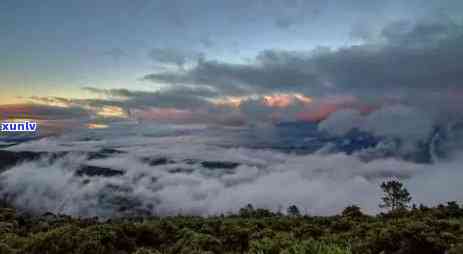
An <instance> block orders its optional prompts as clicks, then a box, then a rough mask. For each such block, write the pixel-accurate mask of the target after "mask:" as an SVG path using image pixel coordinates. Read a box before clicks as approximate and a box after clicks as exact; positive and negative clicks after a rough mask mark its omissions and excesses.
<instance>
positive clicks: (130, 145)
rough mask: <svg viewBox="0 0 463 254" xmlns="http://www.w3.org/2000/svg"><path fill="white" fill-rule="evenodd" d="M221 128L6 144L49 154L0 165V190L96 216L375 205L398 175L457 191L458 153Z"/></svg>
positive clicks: (437, 193) (424, 199)
mask: <svg viewBox="0 0 463 254" xmlns="http://www.w3.org/2000/svg"><path fill="white" fill-rule="evenodd" d="M230 131H231V132H234V130H230ZM132 132H133V133H132ZM122 133H125V134H122ZM136 133H138V134H136ZM224 133H225V130H222V131H215V130H213V129H209V128H204V127H203V126H193V127H191V128H185V127H181V126H177V127H175V126H166V127H162V128H160V127H159V126H155V125H153V126H145V128H143V129H137V130H135V129H132V128H130V126H128V127H120V128H119V129H117V128H114V129H106V130H101V131H95V132H92V133H74V134H72V135H67V136H62V137H60V138H47V139H42V140H38V141H33V142H28V143H23V144H20V145H17V146H13V147H11V148H9V149H8V150H10V151H47V152H54V153H55V156H54V157H49V156H44V157H43V159H41V160H35V161H29V162H24V163H21V164H19V165H17V166H14V167H13V168H11V169H9V170H7V171H5V172H3V173H1V174H0V183H1V186H2V187H1V190H0V194H1V195H2V196H3V197H4V198H6V199H7V200H9V201H11V202H13V204H15V205H16V206H17V207H19V208H22V209H26V210H28V211H32V212H36V213H42V212H46V211H52V212H56V213H65V214H72V215H78V216H103V217H112V216H122V215H141V214H142V215H143V214H160V215H171V214H175V213H184V214H199V215H212V214H220V213H228V212H236V211H237V210H238V209H239V208H240V207H243V206H244V205H246V204H247V203H252V204H254V205H255V206H256V207H262V208H268V209H272V210H274V211H278V210H281V209H283V210H284V208H285V207H287V206H288V205H290V204H296V205H298V206H299V207H300V208H301V209H302V210H303V211H305V212H307V213H310V214H323V215H326V214H333V213H337V212H339V211H341V209H343V208H344V207H346V206H348V205H351V204H357V205H359V206H361V207H362V209H364V210H365V211H367V212H369V213H375V212H379V208H378V207H377V204H378V202H379V198H380V195H381V190H380V188H379V183H380V182H381V181H383V180H386V179H390V178H399V179H401V180H402V181H404V183H405V185H406V186H407V187H408V188H409V190H410V192H411V193H412V195H413V197H414V200H413V202H416V203H424V204H436V203H438V202H444V201H448V200H459V201H461V200H463V196H462V195H461V191H460V188H459V186H460V183H459V180H458V179H461V177H463V175H462V174H463V172H462V171H461V170H460V165H461V163H462V161H461V159H459V158H461V157H459V156H458V155H457V156H454V157H452V158H449V159H445V160H441V161H439V162H435V163H434V164H422V163H415V162H413V161H404V160H402V159H401V158H398V157H388V158H386V157H379V158H378V157H374V158H372V159H365V157H364V156H365V154H363V155H362V154H359V155H357V154H352V155H347V154H345V153H343V152H339V153H325V152H320V153H312V154H305V155H297V154H292V153H283V152H280V151H277V150H275V149H271V148H267V149H251V148H247V147H246V146H236V144H237V143H236V142H238V141H237V140H236V138H232V140H234V142H235V146H233V145H232V146H224V144H226V143H227V141H226V140H225V137H226V135H224ZM232 144H233V143H232ZM102 149H104V150H102ZM111 149H116V150H111ZM372 149H374V148H372ZM377 149H381V148H377ZM63 152H66V153H63ZM56 155H58V156H57V157H56ZM432 186H434V187H432Z"/></svg>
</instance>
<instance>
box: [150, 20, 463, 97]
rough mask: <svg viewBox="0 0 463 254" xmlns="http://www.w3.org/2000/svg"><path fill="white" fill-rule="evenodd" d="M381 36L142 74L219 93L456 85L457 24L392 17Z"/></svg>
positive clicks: (462, 70) (460, 71)
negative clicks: (247, 60) (362, 41)
mask: <svg viewBox="0 0 463 254" xmlns="http://www.w3.org/2000/svg"><path fill="white" fill-rule="evenodd" d="M381 35H382V37H383V38H382V40H381V42H378V43H375V44H372V43H369V44H364V45H360V46H351V47H346V48H341V49H339V50H329V49H323V48H321V49H317V50H313V51H305V52H304V51H284V50H267V51H262V52H261V53H260V54H259V55H258V56H257V57H256V58H255V60H254V61H253V62H251V63H244V64H232V63H227V62H220V61H213V60H200V61H198V63H197V65H196V66H195V67H194V68H191V69H189V70H186V71H182V72H165V73H155V74H149V75H146V76H145V77H144V79H146V80H152V81H157V82H163V83H181V84H190V85H198V86H204V85H206V86H210V87H214V88H216V89H218V90H219V91H221V92H223V93H224V94H248V93H262V92H280V91H286V92H303V93H307V94H310V95H313V94H319V93H324V92H333V91H335V92H342V93H353V94H360V95H385V93H386V94H390V95H397V94H402V95H404V94H405V95H406V94H407V93H416V92H419V93H435V92H437V93H439V92H446V91H449V90H451V89H460V88H461V83H460V82H461V80H463V63H462V61H461V59H462V58H463V48H462V47H461V45H463V33H462V26H461V25H458V24H455V23H449V22H443V23H439V22H423V23H417V24H408V23H404V22H402V23H400V22H399V23H397V22H396V23H393V24H390V25H388V26H386V27H385V28H384V29H382V31H381Z"/></svg>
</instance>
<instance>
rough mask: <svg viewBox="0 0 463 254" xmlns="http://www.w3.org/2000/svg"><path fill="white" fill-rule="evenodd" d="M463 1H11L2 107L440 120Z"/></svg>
mask: <svg viewBox="0 0 463 254" xmlns="http://www.w3.org/2000/svg"><path fill="white" fill-rule="evenodd" d="M462 10H463V3H462V2H461V1H459V0H448V1H437V0H436V1H429V0H426V1H425V0H411V1H395V0H394V1H392V0H391V1H379V0H368V1H364V0H357V1H353V0H351V1H326V0H324V1H319V0H310V1H309V0H307V1H304V0H286V1H275V0H266V1H264V0H255V1H252V0H251V1H249V0H246V1H242V0H236V1H212V0H200V1H181V0H169V1H161V0H158V1H154V0H153V1H149V0H130V1H129V0H111V1H109V0H99V1H90V0H88V1H87V0H71V1H60V0H43V1H23V0H3V1H1V3H0V24H1V25H0V33H1V34H2V36H1V37H2V39H1V40H0V56H1V57H0V87H1V88H2V93H1V94H0V113H1V114H2V117H3V118H32V119H38V120H40V121H43V123H44V124H45V126H50V128H52V127H53V130H55V129H56V127H57V126H59V127H65V128H68V127H69V126H87V127H104V126H105V125H107V124H108V123H110V122H114V121H126V120H127V121H134V120H135V121H140V120H143V121H160V122H175V123H195V124H196V123H202V124H204V123H205V124H213V125H226V126H239V125H244V124H248V123H256V122H263V123H275V122H284V121H309V122H314V121H321V120H324V119H326V118H327V117H328V116H329V115H330V114H331V113H333V112H336V111H339V110H354V111H355V112H356V113H354V115H355V114H357V112H358V113H360V114H361V115H365V114H370V113H371V112H377V111H378V112H380V113H381V112H383V111H386V112H388V111H390V109H386V110H384V109H383V108H384V107H389V106H391V105H392V106H393V108H392V109H397V108H401V109H403V107H407V108H406V109H405V111H404V110H402V111H401V110H400V109H399V112H400V113H399V114H402V113H403V112H412V113H410V114H413V115H419V116H421V115H422V114H423V113H426V114H428V115H429V116H427V117H428V118H431V119H432V121H442V120H446V119H448V118H453V117H455V116H457V117H459V112H460V111H461V106H462V105H461V103H462V102H461V101H462V100H461V99H460V98H461V96H462V95H463V89H462V84H461V82H462V80H463V63H462V61H461V58H462V57H463V48H462V47H461V45H463V26H462V25H463V16H462V15H461V13H462ZM381 110H382V111H381ZM416 112H418V113H416ZM349 117H352V116H349ZM349 117H348V118H349ZM344 118H345V117H344ZM58 129H59V128H58Z"/></svg>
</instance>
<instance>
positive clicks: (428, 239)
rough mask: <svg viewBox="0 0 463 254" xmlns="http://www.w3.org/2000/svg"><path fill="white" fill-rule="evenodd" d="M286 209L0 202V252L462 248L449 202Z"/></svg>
mask: <svg viewBox="0 0 463 254" xmlns="http://www.w3.org/2000/svg"><path fill="white" fill-rule="evenodd" d="M288 211H289V212H290V214H289V215H283V214H279V213H272V212H270V211H268V210H265V209H254V208H253V207H252V205H248V206H246V207H245V208H243V209H241V210H240V212H239V214H237V215H227V216H217V217H209V218H203V217H193V216H175V217H167V218H158V217H150V218H130V219H129V218H124V219H112V220H107V221H99V220H98V219H96V218H94V219H82V218H81V219H78V218H71V217H68V216H62V215H54V214H50V213H49V214H45V215H42V216H26V215H18V214H17V213H16V211H15V210H14V209H10V208H2V209H0V253H1V254H3V253H30V254H34V253H37V254H47V253H48V254H58V253H75V254H77V253H79V254H80V253H96V254H104V253H108V254H109V253H120V254H123V253H137V254H149V253H262V254H273V253H287V254H297V253H326V254H347V253H361V254H368V253H384V254H389V253H397V254H399V253H400V254H406V253H410V254H412V253H413V254H416V253H419V254H428V253H429V254H431V253H442V254H444V253H448V254H457V253H463V209H462V208H460V207H459V205H458V204H457V203H456V202H449V203H448V204H446V205H440V206H438V207H434V208H427V207H424V206H420V207H415V206H414V207H413V208H412V209H410V210H400V211H394V212H390V213H388V214H380V215H377V216H367V215H364V214H362V212H361V211H360V208H359V207H357V206H350V207H347V208H346V209H345V210H344V211H343V212H342V214H341V215H338V216H331V217H313V216H303V215H300V213H299V212H295V211H296V208H295V207H291V208H290V209H288ZM297 211H298V210H297Z"/></svg>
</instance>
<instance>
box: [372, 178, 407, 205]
mask: <svg viewBox="0 0 463 254" xmlns="http://www.w3.org/2000/svg"><path fill="white" fill-rule="evenodd" d="M381 189H382V190H383V191H384V197H382V198H381V200H382V201H383V203H381V204H380V205H379V207H380V208H389V209H390V210H391V211H396V210H401V209H406V208H408V204H409V203H410V201H411V200H412V197H411V196H410V193H409V192H408V190H407V189H406V188H405V187H404V186H403V184H402V183H401V182H399V181H396V180H392V181H386V182H383V183H381Z"/></svg>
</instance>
